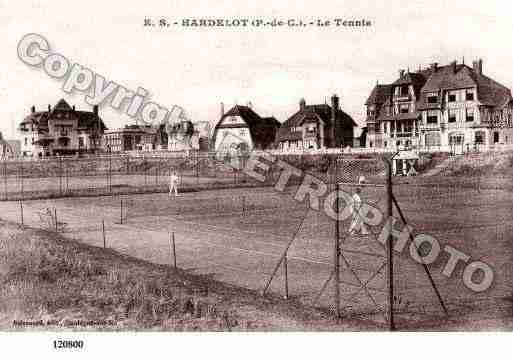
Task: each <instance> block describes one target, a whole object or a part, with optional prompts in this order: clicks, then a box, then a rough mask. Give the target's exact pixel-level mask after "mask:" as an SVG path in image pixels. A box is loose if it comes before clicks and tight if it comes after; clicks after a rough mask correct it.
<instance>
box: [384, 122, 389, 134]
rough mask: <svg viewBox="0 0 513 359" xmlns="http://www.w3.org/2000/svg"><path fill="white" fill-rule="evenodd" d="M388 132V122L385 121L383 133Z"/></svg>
mask: <svg viewBox="0 0 513 359" xmlns="http://www.w3.org/2000/svg"><path fill="white" fill-rule="evenodd" d="M387 132H388V123H387V122H383V133H387Z"/></svg>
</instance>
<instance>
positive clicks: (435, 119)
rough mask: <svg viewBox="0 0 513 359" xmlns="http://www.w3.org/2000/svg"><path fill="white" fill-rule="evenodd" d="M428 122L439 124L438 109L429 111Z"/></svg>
mask: <svg viewBox="0 0 513 359" xmlns="http://www.w3.org/2000/svg"><path fill="white" fill-rule="evenodd" d="M427 123H428V124H437V123H438V112H437V111H428V113H427Z"/></svg>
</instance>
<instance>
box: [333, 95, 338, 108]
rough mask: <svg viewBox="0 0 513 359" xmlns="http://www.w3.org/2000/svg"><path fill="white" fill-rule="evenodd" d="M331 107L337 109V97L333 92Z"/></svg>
mask: <svg viewBox="0 0 513 359" xmlns="http://www.w3.org/2000/svg"><path fill="white" fill-rule="evenodd" d="M331 107H332V109H335V110H338V109H339V99H338V96H337V95H336V94H333V96H331Z"/></svg>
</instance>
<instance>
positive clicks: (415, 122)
mask: <svg viewBox="0 0 513 359" xmlns="http://www.w3.org/2000/svg"><path fill="white" fill-rule="evenodd" d="M365 106H366V108H367V128H368V134H367V140H366V141H367V144H366V145H367V147H378V148H387V149H391V150H394V149H397V148H400V147H406V148H417V149H440V150H447V151H451V152H453V153H462V152H466V151H473V150H486V149H490V148H493V147H497V146H501V145H506V144H513V121H512V114H513V97H512V95H511V91H510V89H509V88H507V87H506V86H504V85H502V84H500V83H498V82H497V81H495V80H493V79H491V78H490V77H488V76H486V75H485V74H484V73H483V61H482V60H481V59H479V60H477V61H474V62H473V64H472V67H470V66H467V65H465V64H464V63H461V64H458V63H457V62H456V61H454V62H452V63H451V64H449V65H446V66H439V65H438V63H433V64H432V65H431V66H430V67H428V68H426V69H423V70H419V71H417V72H410V71H409V70H408V71H404V70H400V72H399V78H398V79H397V80H396V81H394V82H393V83H392V84H386V85H380V84H377V85H376V86H375V87H374V89H373V90H372V92H371V94H370V96H369V98H368V99H367V101H366V102H365Z"/></svg>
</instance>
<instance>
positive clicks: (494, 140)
mask: <svg viewBox="0 0 513 359" xmlns="http://www.w3.org/2000/svg"><path fill="white" fill-rule="evenodd" d="M493 143H499V132H494V133H493Z"/></svg>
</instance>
